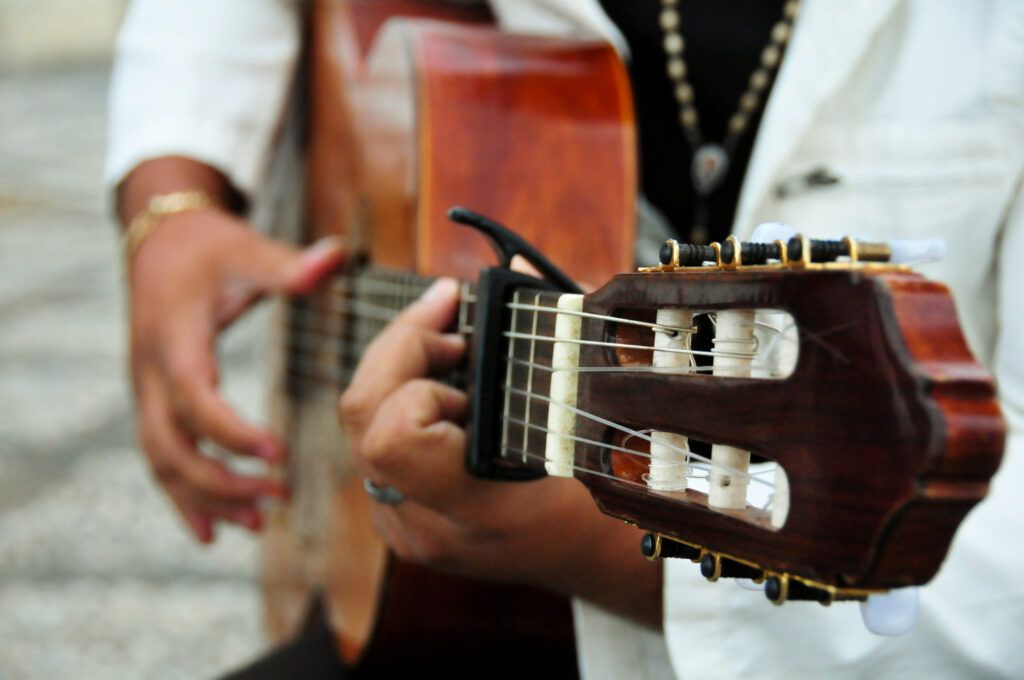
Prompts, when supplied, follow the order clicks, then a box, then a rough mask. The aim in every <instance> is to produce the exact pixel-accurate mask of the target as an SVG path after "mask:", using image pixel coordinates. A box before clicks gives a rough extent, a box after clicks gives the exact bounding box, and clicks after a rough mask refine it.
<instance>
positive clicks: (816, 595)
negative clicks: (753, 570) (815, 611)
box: [764, 574, 833, 604]
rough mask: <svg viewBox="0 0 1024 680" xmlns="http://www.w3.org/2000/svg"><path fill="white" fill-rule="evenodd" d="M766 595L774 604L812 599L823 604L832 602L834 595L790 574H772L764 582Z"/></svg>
mask: <svg viewBox="0 0 1024 680" xmlns="http://www.w3.org/2000/svg"><path fill="white" fill-rule="evenodd" d="M764 596H765V597H767V598H768V599H769V600H770V601H771V602H772V604H782V603H783V602H788V601H790V600H811V601H813V602H820V603H821V604H829V603H830V602H832V599H833V595H832V593H830V592H829V591H827V590H825V589H824V588H817V587H815V586H810V585H806V584H804V583H801V582H800V581H797V580H795V579H791V578H789V576H788V575H786V574H783V575H782V576H771V577H769V578H768V579H767V580H766V581H765V583H764Z"/></svg>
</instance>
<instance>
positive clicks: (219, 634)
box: [0, 66, 264, 680]
mask: <svg viewBox="0 0 1024 680" xmlns="http://www.w3.org/2000/svg"><path fill="white" fill-rule="evenodd" d="M106 84H107V73H106V69H105V68H98V67H86V66H81V67H78V68H77V70H70V71H69V70H66V69H65V70H50V71H38V70H37V71H33V72H27V73H22V74H15V75H10V74H7V75H3V74H0V640H2V641H3V642H2V643H0V679H2V680H8V679H12V680H13V679H20V678H77V679H81V680H85V679H88V678H147V679H158V678H209V677H214V676H216V675H218V674H220V673H222V672H224V671H226V670H228V669H231V668H234V667H237V666H238V665H240V664H242V663H243V662H245V661H247V660H248V659H250V658H252V657H253V656H255V655H257V654H258V653H259V652H260V650H261V649H262V648H263V646H264V642H263V639H262V632H261V619H260V603H259V597H258V592H257V584H256V578H257V563H256V541H255V540H254V539H253V537H251V536H249V535H247V534H244V533H242V532H240V531H238V530H222V531H221V534H220V537H219V539H218V541H217V543H216V544H215V545H214V546H213V547H212V548H201V547H198V546H197V545H196V544H195V543H194V542H192V541H191V540H190V539H189V538H188V536H187V535H186V533H185V530H184V528H183V527H182V525H181V524H179V522H178V520H177V518H176V517H175V516H174V514H173V513H172V511H171V508H170V505H169V503H168V502H166V501H165V500H164V498H163V496H162V495H161V493H160V492H159V491H158V489H157V488H156V487H155V485H154V484H153V482H152V480H151V478H150V476H149V473H148V470H147V467H146V465H145V463H144V461H143V459H142V457H141V455H140V454H139V453H138V452H137V451H136V449H135V435H134V431H133V424H132V408H131V404H130V402H129V400H128V390H127V380H126V377H125V372H124V368H123V365H122V364H123V357H124V348H125V342H124V340H125V330H124V323H123V314H122V306H123V297H122V292H121V285H120V272H119V265H120V262H119V257H118V243H117V237H116V235H115V230H114V228H113V226H112V225H111V223H110V221H109V220H108V219H107V217H106V208H105V204H104V198H103V195H102V191H101V186H100V173H101V167H102V154H103V144H104V141H103V140H104V108H105V98H106ZM262 323H264V320H263V319H260V318H253V319H249V320H248V321H247V322H246V324H245V325H244V326H242V327H239V328H235V329H233V330H232V332H231V333H229V335H228V337H227V339H226V342H225V343H224V346H223V350H224V354H223V357H224V362H225V364H226V371H225V383H226V387H227V391H228V395H229V397H230V398H231V399H232V400H233V401H234V402H235V403H236V404H238V405H239V406H240V407H241V408H242V411H243V412H244V413H247V414H249V415H250V416H252V417H258V416H259V413H260V411H261V401H262V398H261V395H260V388H259V378H258V371H256V370H253V369H254V364H255V363H256V362H257V360H258V359H259V357H260V351H261V349H260V348H259V343H258V338H259V337H260V336H261V329H262Z"/></svg>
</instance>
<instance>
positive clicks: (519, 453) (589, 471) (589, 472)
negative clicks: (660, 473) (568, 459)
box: [509, 449, 774, 512]
mask: <svg viewBox="0 0 1024 680" xmlns="http://www.w3.org/2000/svg"><path fill="white" fill-rule="evenodd" d="M509 452H510V453H512V454H514V455H515V456H518V457H521V458H530V459H533V460H536V461H539V462H544V463H546V462H547V459H546V458H544V456H541V455H539V454H536V453H530V452H528V451H521V450H519V449H509ZM569 467H570V469H572V470H574V471H576V472H581V473H583V474H587V475H594V476H596V477H603V478H605V479H611V480H614V481H616V482H619V483H621V484H628V485H630V486H637V487H641V488H643V489H644V490H645V491H650V490H651V489H650V488H649V487H648V486H646V485H644V484H641V483H640V482H636V481H633V480H632V479H627V478H624V477H616V476H615V475H613V474H609V473H607V472H601V471H600V470H594V469H591V468H588V467H582V466H579V465H576V464H571V465H570V466H569ZM687 490H688V489H681V490H679V491H676V492H675V493H686V491H687ZM659 493H665V492H664V491H659ZM670 493H671V492H670ZM773 495H774V494H769V497H768V500H767V501H765V504H764V505H763V506H757V505H752V507H754V508H756V509H758V510H760V511H761V512H768V509H769V508H770V507H771V506H772V501H773V500H774V499H773ZM709 507H710V506H709Z"/></svg>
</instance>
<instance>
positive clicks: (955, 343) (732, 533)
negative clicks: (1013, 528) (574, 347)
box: [575, 265, 1004, 599]
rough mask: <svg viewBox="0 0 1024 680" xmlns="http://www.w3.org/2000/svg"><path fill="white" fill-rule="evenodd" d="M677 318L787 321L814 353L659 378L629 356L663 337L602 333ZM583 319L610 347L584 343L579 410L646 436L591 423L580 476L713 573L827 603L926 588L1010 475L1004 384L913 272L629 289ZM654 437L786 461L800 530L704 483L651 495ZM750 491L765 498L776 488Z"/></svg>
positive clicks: (761, 275)
mask: <svg viewBox="0 0 1024 680" xmlns="http://www.w3.org/2000/svg"><path fill="white" fill-rule="evenodd" d="M665 308H681V309H688V310H692V311H694V312H696V313H698V314H700V313H705V312H712V313H717V316H718V317H719V319H721V318H722V317H723V315H722V313H721V312H722V311H724V310H760V311H767V310H771V311H773V312H776V313H778V312H784V313H785V314H784V315H782V316H785V315H788V317H787V318H789V319H790V321H791V323H792V324H793V325H794V326H795V329H793V328H790V335H791V338H792V339H798V343H799V346H798V351H797V352H796V358H795V364H792V365H791V366H789V367H788V368H787V369H786V370H785V371H784V372H783V373H785V374H788V375H783V374H777V375H775V376H774V377H772V376H767V375H762V376H761V377H722V376H719V375H712V374H711V373H712V371H711V369H710V368H708V369H703V370H702V369H693V370H681V371H673V370H672V369H665V370H663V371H655V370H652V369H650V368H647V367H648V366H650V364H651V357H652V353H651V352H645V351H643V350H639V351H638V350H636V349H635V348H634V349H621V348H616V347H614V346H613V345H616V344H625V345H641V344H644V343H643V342H642V341H641V340H640V335H642V332H643V331H645V330H647V329H644V328H643V327H639V328H640V330H639V331H638V330H637V328H638V327H637V326H630V325H628V324H621V323H616V322H614V321H610V320H608V319H606V318H600V317H628V318H634V319H646V320H647V321H648V322H650V321H653V320H654V319H655V314H656V311H657V310H659V309H665ZM583 311H584V317H583V318H582V333H581V337H583V338H590V339H598V340H600V341H602V343H603V344H583V345H582V346H581V349H580V362H579V363H580V366H581V367H586V370H581V371H580V372H579V374H578V402H577V408H578V409H579V410H580V412H585V413H593V414H600V415H602V416H604V417H605V418H610V419H613V420H614V422H615V423H616V424H617V425H619V426H622V428H625V429H627V430H632V431H637V432H640V433H646V435H642V436H639V437H638V436H633V437H628V436H627V437H624V436H623V429H621V428H618V427H610V426H609V425H607V424H606V423H603V422H599V421H598V420H594V419H590V418H577V423H576V434H577V436H578V437H579V440H580V442H579V443H578V444H577V445H576V454H575V464H576V466H577V469H576V476H577V477H578V478H580V480H581V481H582V482H583V483H585V484H586V485H587V486H588V488H589V489H590V491H591V493H592V494H593V496H594V498H595V499H596V500H597V502H598V504H599V505H600V507H601V508H602V509H603V510H604V511H605V512H607V513H610V514H612V515H615V516H618V517H621V518H623V519H626V520H628V521H629V522H632V523H635V524H637V525H639V526H641V527H644V528H646V529H648V530H650V531H651V532H653V537H654V539H655V543H656V544H657V545H654V544H651V545H649V546H648V548H649V549H650V551H652V552H653V551H654V550H656V549H661V553H662V555H666V556H667V555H669V554H670V553H674V554H678V555H684V556H688V557H691V558H693V559H694V560H695V561H696V560H699V559H700V558H704V561H705V563H706V564H704V565H702V567H703V568H704V569H706V570H707V571H711V572H713V574H712V575H713V576H718V575H719V574H721V575H723V576H724V575H728V574H729V573H730V572H732V573H736V574H739V575H753V576H754V577H755V578H764V577H769V578H771V577H774V580H775V585H776V586H778V584H779V579H781V580H782V581H783V582H784V583H789V584H791V586H790V588H789V590H790V596H791V597H790V599H796V597H794V596H793V595H794V593H795V592H796V591H798V590H802V589H803V588H804V585H805V584H806V585H810V586H812V589H813V587H818V588H819V590H818V591H816V592H817V593H818V595H820V597H818V595H814V594H813V593H812V594H811V595H810V596H809V597H811V598H812V599H832V598H833V597H843V596H857V595H858V594H860V593H859V591H866V590H873V589H884V588H892V587H900V586H907V585H916V584H923V583H925V582H927V581H928V580H930V579H931V578H932V577H933V576H934V575H935V573H936V571H937V570H938V568H939V566H940V564H941V563H942V560H943V558H944V557H945V555H946V552H947V550H948V548H949V544H950V541H951V540H952V537H953V534H954V532H955V531H956V528H957V526H958V525H959V523H960V521H961V520H962V519H963V518H964V516H965V514H966V513H967V512H968V511H969V510H970V509H971V508H972V507H973V506H974V505H975V504H976V503H977V502H978V501H980V500H981V499H982V498H983V497H984V495H985V493H986V490H987V488H988V483H989V479H990V478H991V476H992V475H993V473H994V472H995V470H996V469H997V467H998V465H999V461H1000V458H1001V455H1002V449H1003V439H1004V425H1003V421H1002V418H1001V415H1000V412H999V408H998V405H997V402H996V397H995V389H994V385H993V382H992V379H991V377H990V376H989V375H988V373H987V372H986V371H985V370H984V369H983V368H982V367H981V366H980V365H979V364H978V362H977V361H976V360H975V359H974V357H973V356H972V355H971V352H970V351H969V349H968V348H967V345H966V343H965V341H964V337H963V335H962V333H961V331H960V326H959V323H958V320H957V315H956V310H955V309H954V305H953V301H952V299H951V297H950V294H949V291H948V290H947V289H946V287H945V286H943V285H941V284H938V283H935V282H931V281H928V280H926V279H925V278H923V277H921V276H920V275H917V274H914V273H911V272H909V271H908V270H905V269H901V268H898V267H889V266H878V265H866V266H845V267H844V266H842V265H830V266H815V265H810V266H806V267H784V266H780V267H772V266H765V267H750V268H747V269H743V268H740V269H733V270H729V269H725V268H679V269H676V270H675V271H658V272H651V273H638V274H624V275H620V276H617V277H615V278H614V279H613V280H612V281H611V282H609V283H608V284H607V285H605V286H604V287H603V288H601V289H599V290H597V291H596V292H594V293H593V294H590V295H587V296H586V297H585V299H584V302H583ZM591 315H594V316H591ZM778 317H779V315H778V314H776V318H778ZM762 325H764V326H767V325H768V324H762ZM719 326H721V322H719ZM776 330H779V329H776ZM712 332H713V331H712ZM638 334H639V335H638ZM650 335H651V334H650V333H648V339H647V341H646V344H651V340H650ZM757 344H758V343H757V342H756V341H755V343H754V345H757ZM722 347H725V345H722ZM631 366H632V367H634V368H635V369H636V370H635V371H634V370H622V369H624V368H627V369H628V368H629V367H631ZM604 368H608V369H613V370H607V371H605V370H602V369H604ZM755 372H756V371H755ZM651 432H659V433H660V432H665V433H677V434H680V435H686V436H687V437H689V438H690V442H691V448H693V450H694V451H697V452H698V455H704V456H706V457H708V458H710V452H709V451H708V449H707V447H706V446H705V447H703V448H702V446H703V445H702V444H695V443H693V442H703V443H705V444H709V445H710V444H715V445H728V446H731V447H735V448H737V449H740V450H742V451H749V452H751V453H752V454H753V456H754V468H753V470H757V469H758V465H757V460H758V458H761V459H764V460H768V461H775V462H776V463H777V464H778V465H779V466H781V467H782V468H783V469H784V470H785V477H786V479H788V487H789V494H788V497H789V510H788V513H785V520H784V523H781V526H776V525H773V522H772V518H771V510H770V508H767V509H762V508H759V507H756V506H755V505H752V504H749V503H748V504H746V506H745V507H743V508H736V509H713V508H710V507H709V502H708V494H707V493H705V492H704V491H702V490H700V489H699V488H696V487H697V485H695V484H691V485H690V488H688V489H687V490H685V491H659V490H654V489H651V488H648V486H647V483H646V481H645V480H646V478H647V476H648V473H649V467H648V465H649V461H650V458H649V457H648V454H649V448H648V442H647V441H645V436H646V437H648V438H649V437H650V433H651ZM587 440H589V441H590V442H595V443H587ZM596 442H600V443H601V444H603V445H598V444H597V443H596ZM608 445H611V447H612V448H609V447H608ZM629 449H636V450H637V451H638V453H636V454H631V453H628V452H626V450H629ZM701 451H702V452H703V453H702V454H701V453H699V452H701ZM697 467H698V468H699V467H700V464H699V461H698V465H697ZM587 471H590V472H597V473H600V474H587V473H586V472H587ZM748 479H749V480H750V482H751V483H750V485H749V486H750V487H751V489H753V488H755V487H757V486H758V484H759V483H762V484H763V482H758V483H755V482H754V477H750V478H748ZM771 491H772V492H773V493H775V492H778V493H779V494H780V495H781V493H782V491H780V490H779V489H772V490H771ZM748 493H750V492H748ZM773 500H778V498H776V499H773ZM776 524H779V522H776ZM680 541H681V542H682V543H679V542H680ZM707 571H706V575H707ZM782 599H785V594H783V597H782Z"/></svg>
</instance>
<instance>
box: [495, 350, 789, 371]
mask: <svg viewBox="0 0 1024 680" xmlns="http://www.w3.org/2000/svg"><path fill="white" fill-rule="evenodd" d="M657 351H659V352H660V351H661V350H660V349H659V350H657ZM512 362H513V363H515V364H517V365H519V366H524V367H526V368H539V369H541V370H542V371H547V372H548V373H554V372H555V371H556V370H558V371H565V372H566V373H664V374H667V375H673V374H680V375H682V374H685V373H709V372H711V371H715V370H721V367H716V366H670V367H666V366H571V367H568V368H559V369H554V368H552V367H551V366H548V365H546V364H538V363H531V362H529V361H526V360H524V359H513V360H512ZM748 368H750V370H755V371H770V370H772V367H770V366H765V365H763V364H752V365H751V366H749V367H748ZM721 377H727V376H721Z"/></svg>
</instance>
